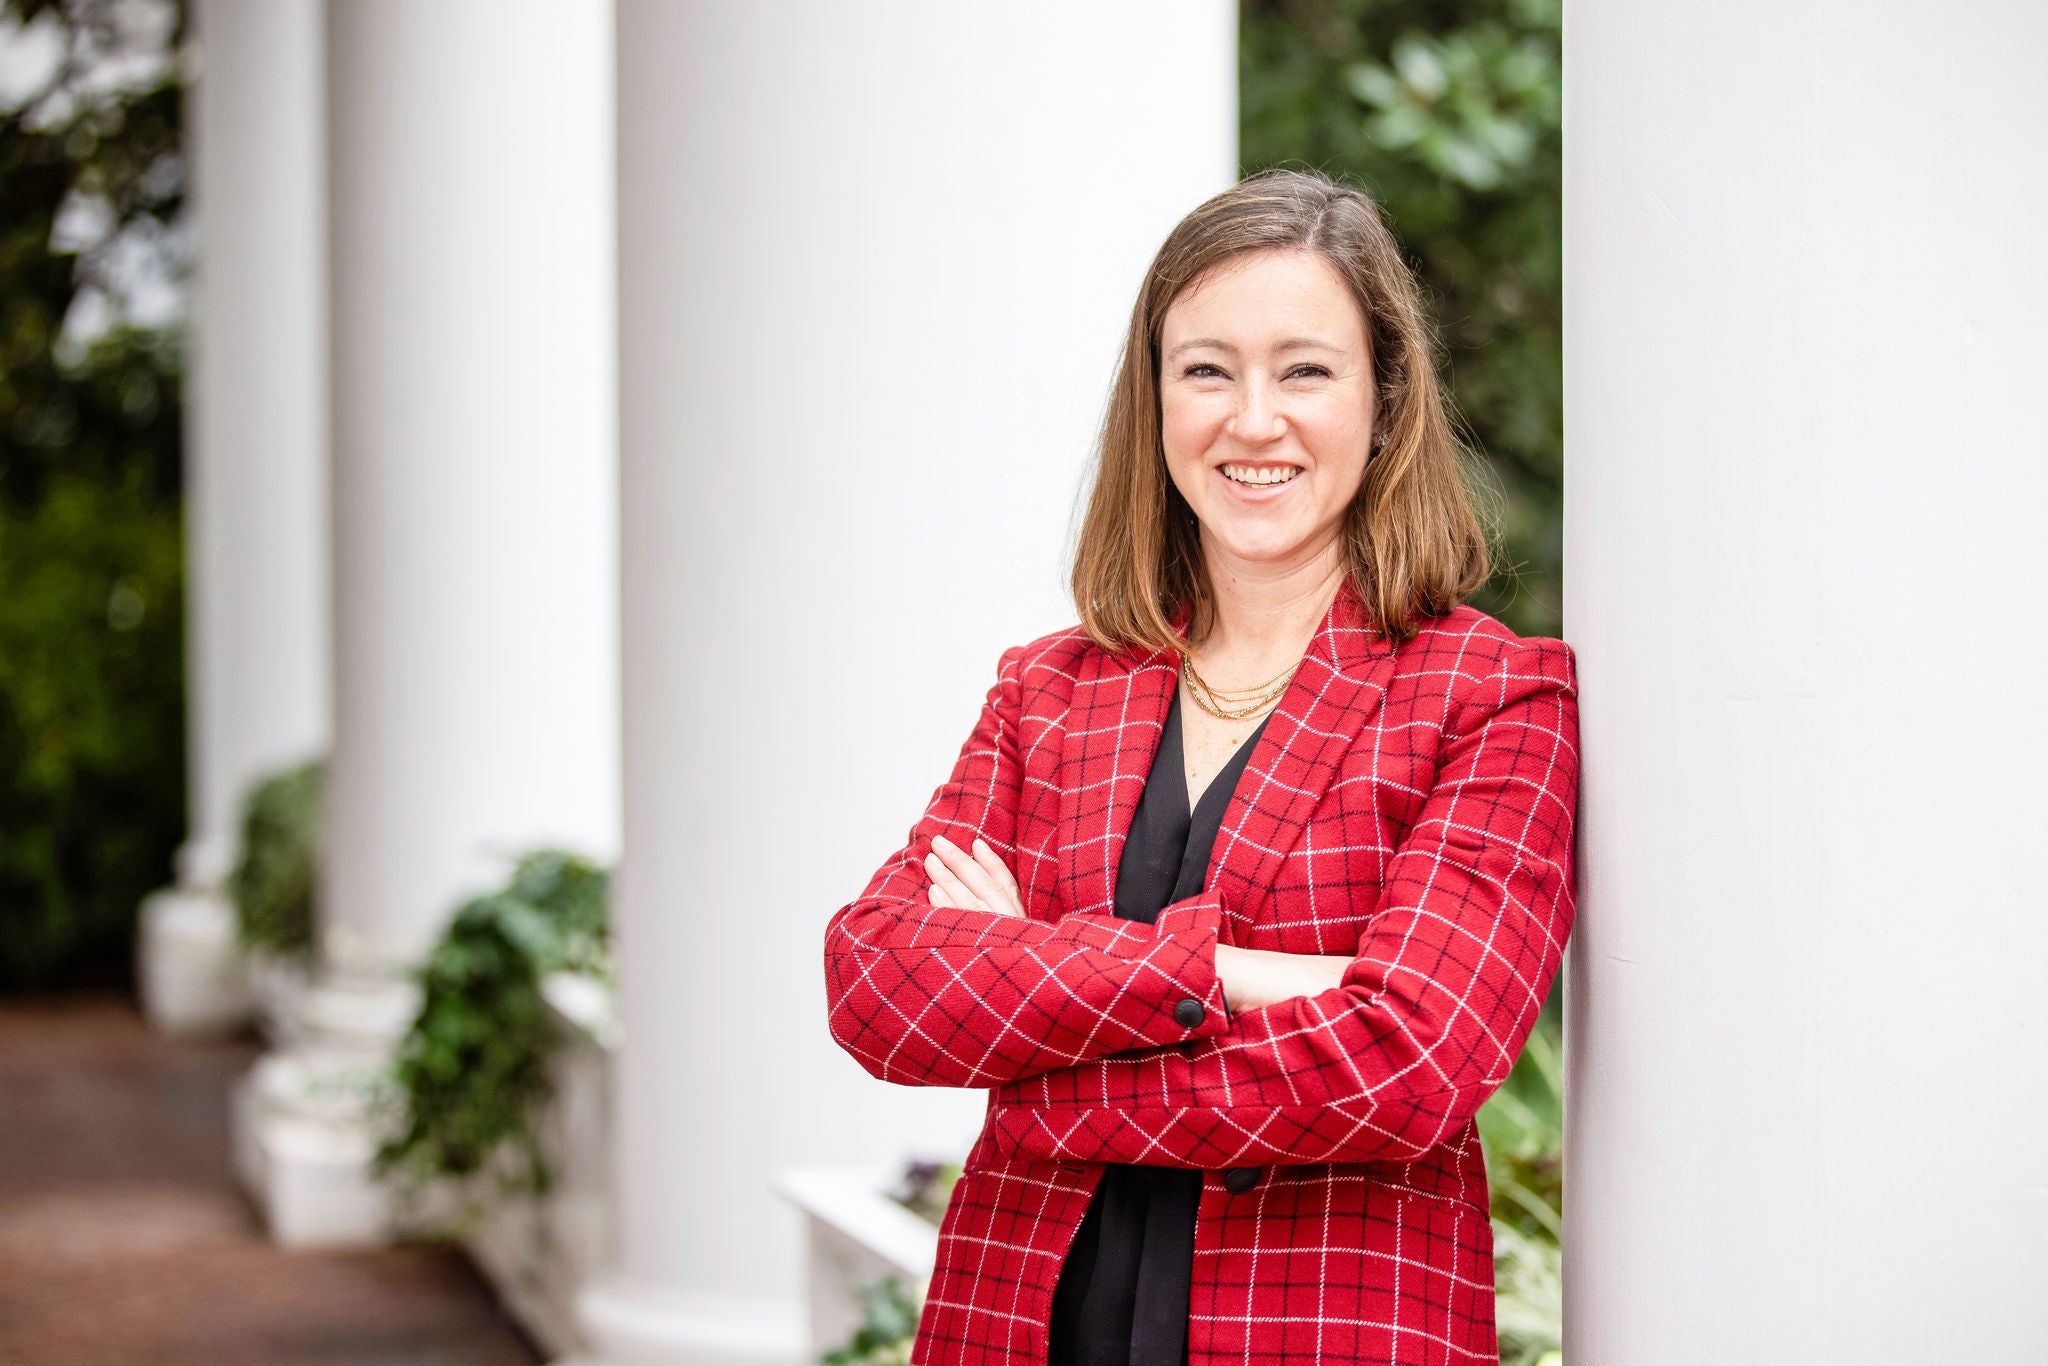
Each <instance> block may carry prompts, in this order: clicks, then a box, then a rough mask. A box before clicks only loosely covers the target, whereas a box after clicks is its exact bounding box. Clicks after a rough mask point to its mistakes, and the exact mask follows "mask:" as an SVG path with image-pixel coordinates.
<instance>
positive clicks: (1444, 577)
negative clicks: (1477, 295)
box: [1073, 171, 1487, 651]
mask: <svg viewBox="0 0 2048 1366" xmlns="http://www.w3.org/2000/svg"><path fill="white" fill-rule="evenodd" d="M1275 247H1282V248H1290V247H1291V248H1297V249H1299V250H1302V251H1312V252H1314V253H1316V254H1317V255H1318V256H1320V257H1322V258H1323V259H1324V260H1325V261H1328V262H1329V263H1330V265H1331V266H1332V267H1334V268H1335V269H1336V271H1337V274H1338V275H1339V276H1341V277H1342V278H1343V279H1344V280H1345V281H1346V282H1347V283H1349V284H1350V286H1351V290H1352V293H1353V295H1354V296H1355V297H1356V298H1357V300H1358V306H1359V308H1360V309H1361V310H1362V311H1363V313H1364V315H1365V326H1366V335H1367V338H1368V339H1369V343H1370V346H1371V350H1372V367H1373V388H1374V401H1375V408H1376V412H1375V416H1374V429H1375V431H1376V433H1378V435H1379V436H1380V437H1384V439H1385V445H1383V446H1380V447H1379V448H1378V450H1377V453H1375V454H1374V455H1373V456H1372V457H1371V459H1370V461H1369V462H1368V463H1367V465H1366V467H1365V478H1364V481H1363V482H1362V483H1361V484H1360V486H1359V490H1358V496H1357V497H1356V498H1354V499H1353V500H1352V502H1351V506H1350V509H1349V511H1348V512H1347V513H1346V516H1345V527H1344V538H1345V543H1346V545H1347V547H1348V549H1349V552H1350V561H1351V563H1350V567H1349V572H1348V577H1349V579H1350V582H1351V584H1352V586H1353V587H1354V588H1355V589H1356V591H1357V593H1358V596H1359V599H1360V600H1361V601H1362V602H1363V603H1364V604H1365V606H1366V609H1367V611H1368V612H1370V613H1371V616H1372V619H1373V622H1374V624H1375V625H1376V626H1377V627H1378V628H1379V630H1380V631H1381V633H1382V634H1384V635H1386V636H1387V637H1389V638H1390V639H1392V640H1394V641H1397V642H1398V641H1405V640H1407V639H1408V638H1409V637H1411V636H1413V635H1414V634H1415V632H1416V630H1417V628H1418V627H1419V625H1420V623H1421V619H1422V618H1423V617H1426V616H1437V615H1441V614H1442V613H1445V612H1448V611H1450V610H1451V609H1452V608H1453V607H1456V606H1457V605H1458V604H1459V603H1460V602H1463V601H1464V600H1465V598H1467V597H1468V596H1470V595H1471V594H1472V593H1473V592H1474V591H1475V590H1477V589H1478V588H1479V586H1480V585H1481V584H1483V583H1485V582H1486V575H1487V549H1486V533H1485V531H1484V529H1483V528H1482V527H1481V525H1480V522H1479V519H1478V517H1477V516H1476V515H1475V514H1474V512H1473V510H1472V504H1471V502H1470V500H1469V499H1468V497H1467V495H1466V491H1465V482H1464V479H1463V477H1462V476H1461V474H1460V472H1459V468H1458V457H1459V447H1458V442H1457V439H1456V437H1455V436H1454V435H1453V434H1452V428H1451V421H1450V416H1449V414H1448V413H1447V412H1446V410H1445V404H1444V398H1443V395H1442V393H1441V392H1440V391H1439V389H1438V387H1437V378H1436V369H1435V366H1434V364H1433V356H1432V351H1431V331H1430V325H1429V322H1428V320H1427V318H1426V317H1425V315H1424V313H1423V309H1422V299H1421V291H1420V289H1419V288H1418V287H1417V285H1416V282H1415V277H1414V275H1413V274H1412V273H1411V272H1410V271H1409V269H1408V266H1407V264H1406V262H1404V261H1403V260H1402V259H1401V249H1400V246H1399V244H1398V243H1396V242H1395V240H1394V235H1393V233H1391V232H1390V231H1388V229H1387V226H1386V224H1385V223H1384V222H1383V221H1382V220H1381V218H1380V213H1379V208H1378V206H1377V205H1375V204H1374V203H1373V201H1372V200H1370V199H1368V198H1367V197H1366V196H1365V195H1364V194H1362V193H1361V192H1359V191H1358V190H1355V189H1353V188H1351V187H1350V186H1348V185H1342V184H1339V183H1337V182H1336V181H1334V180H1331V179H1329V178H1328V177H1326V176H1322V175H1317V174H1312V173H1306V172H1301V171H1266V172H1264V173H1262V174H1260V175H1255V176H1252V177H1251V178H1250V179H1248V180H1244V181H1240V182H1239V183H1238V184H1236V185H1234V186H1232V187H1231V188H1230V189H1228V190H1225V191H1224V192H1223V193H1221V194H1219V195H1217V196H1216V197H1215V198H1213V199H1211V200H1209V201H1208V202H1207V203H1206V204H1203V205H1202V206H1201V207H1200V208H1198V209H1196V210H1195V211H1194V212H1193V213H1191V214H1189V215H1188V216H1187V217H1186V218H1183V219H1182V220H1181V221H1180V223H1179V225H1178V226H1176V227H1175V228H1174V230H1173V231H1172V232H1171V233H1169V234H1167V238H1166V242H1165V244H1164V245H1162V246H1161V247H1160V248H1159V254H1158V255H1157V256H1155V257H1153V258H1152V266H1151V269H1150V270H1148V271H1147V272H1146V274H1145V283H1144V286H1143V288H1141V289H1140V290H1139V292H1138V301H1137V305H1136V306H1135V307H1134V308H1133V309H1132V310H1131V325H1130V330H1129V332H1128V333H1127V334H1126V335H1125V338H1124V349H1123V359H1122V362H1121V364H1120V365H1119V366H1118V369H1117V375H1116V383H1115V387H1114V388H1113V389H1112V390H1111V393H1110V399H1109V410H1108V412H1107V413H1106V414H1104V416H1103V421H1102V435H1101V439H1100V442H1099V446H1098V449H1097V452H1096V473H1095V487H1094V491H1093V492H1092V493H1091V494H1090V496H1089V499H1088V512H1087V516H1086V517H1085V518H1084V520H1083V521H1082V524H1081V536H1080V541H1079V544H1078V545H1077V547H1076V550H1075V555H1074V577H1073V587H1074V602H1075V605H1076V606H1077V607H1078V608H1079V609H1080V612H1081V625H1082V627H1083V628H1084V629H1085V630H1086V631H1087V632H1088V634H1089V636H1091V637H1092V638H1093V639H1094V640H1095V642H1096V643H1097V644H1098V645H1101V646H1102V647H1103V648H1105V649H1109V650H1123V649H1129V648H1138V649H1171V650H1180V651H1184V650H1185V649H1186V648H1187V646H1186V642H1185V641H1184V640H1182V638H1181V637H1180V635H1179V634H1178V633H1177V632H1176V631H1175V630H1174V628H1173V622H1174V619H1175V618H1176V617H1177V616H1179V615H1181V614H1182V613H1185V614H1186V620H1187V623H1188V638H1189V639H1194V638H1196V637H1198V636H1199V635H1200V633H1201V632H1203V631H1205V630H1207V629H1208V625H1209V621H1210V614H1211V611H1212V610H1213V606H1214V600H1213V596H1212V591H1213V590H1212V589H1211V587H1210V584H1209V575H1208V570H1207V568H1206V566H1205V565H1204V564H1203V560H1202V549H1201V541H1200V536H1199V532H1198V529H1197V527H1196V524H1195V516H1194V512H1193V510H1192V509H1191V508H1189V507H1188V505H1187V501H1186V500H1185V499H1184V498H1182V497H1181V495H1180V491H1179V490H1178V489H1176V488H1175V487H1174V485H1173V480H1172V479H1171V478H1170V477H1169V476H1168V474H1167V470H1166V455H1165V451H1164V450H1163V449H1162V447H1161V445H1160V438H1159V333H1160V326H1161V323H1162V322H1163V320H1164V319H1165V317H1166V310H1167V309H1168V308H1169V307H1170V306H1171V305H1172V303H1173V301H1174V300H1175V299H1176V298H1178V297H1179V296H1180V294H1181V293H1182V292H1183V291H1184V290H1185V289H1187V287H1188V286H1189V285H1190V284H1191V283H1193V282H1194V281H1195V280H1196V279H1197V278H1198V277H1200V276H1201V274H1202V273H1203V272H1204V271H1206V270H1208V269H1209V268H1210V267H1212V266H1214V265H1216V264H1217V263H1218V262H1221V261H1224V260H1227V259H1229V258H1231V257H1233V256H1237V255H1240V254H1242V253H1245V252H1252V251H1262V250H1267V249H1271V248H1275ZM1376 439H1377V438H1376Z"/></svg>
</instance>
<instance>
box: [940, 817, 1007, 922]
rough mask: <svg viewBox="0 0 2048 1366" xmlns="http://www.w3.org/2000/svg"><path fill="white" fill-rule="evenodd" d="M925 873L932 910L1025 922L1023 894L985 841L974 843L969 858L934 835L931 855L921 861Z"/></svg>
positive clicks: (959, 848) (943, 838) (954, 845)
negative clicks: (978, 913) (981, 913)
mask: <svg viewBox="0 0 2048 1366" xmlns="http://www.w3.org/2000/svg"><path fill="white" fill-rule="evenodd" d="M924 870H925V872H926V873H927V874H928V875H929V876H930V877H931V880H932V886H931V891H930V892H929V893H928V896H929V897H930V899H931V903H932V905H934V906H957V907H960V908H961V909H963V910H975V911H994V912H995V913H996V914H998V915H1014V916H1016V917H1017V918H1018V919H1019V920H1022V919H1023V918H1024V893H1023V892H1022V891H1021V890H1020V889H1019V888H1018V886H1017V879H1016V878H1014V877H1011V876H1010V869H1009V867H1008V866H1007V865H1006V864H1005V863H1004V862H1003V860H1002V858H1001V857H1000V856H998V855H997V853H996V851H995V850H993V849H991V848H989V846H988V841H987V840H982V839H977V840H975V841H974V852H973V853H972V854H969V853H968V852H967V851H966V850H965V849H962V848H961V847H960V846H959V845H957V844H955V843H953V841H951V840H949V839H947V838H946V837H945V836H944V835H934V836H932V851H931V852H930V853H929V854H926V855H925V857H924Z"/></svg>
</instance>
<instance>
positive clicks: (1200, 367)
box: [1181, 360, 1223, 379]
mask: <svg viewBox="0 0 2048 1366" xmlns="http://www.w3.org/2000/svg"><path fill="white" fill-rule="evenodd" d="M1181 376H1182V377H1183V378H1185V379H1222V378H1223V372H1222V371H1221V370H1219V369H1217V368H1216V367H1215V366H1213V365H1211V364H1210V363H1209V362H1208V361H1205V360H1198V361H1196V362H1195V363H1194V364H1193V365H1190V366H1189V367H1188V368H1187V369H1185V370H1183V371H1181Z"/></svg>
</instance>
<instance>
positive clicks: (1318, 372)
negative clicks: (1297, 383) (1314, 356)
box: [1286, 361, 1330, 379]
mask: <svg viewBox="0 0 2048 1366" xmlns="http://www.w3.org/2000/svg"><path fill="white" fill-rule="evenodd" d="M1296 376H1300V377H1301V378H1304V379H1328V378H1329V377H1330V368H1329V367H1328V366H1326V365H1317V364H1315V363H1314V362H1313V361H1306V362H1303V363H1302V364H1300V365H1297V366H1295V367H1294V368H1293V369H1292V370H1289V371H1288V372H1287V376H1286V377H1287V378H1288V379H1294V378H1295V377H1296Z"/></svg>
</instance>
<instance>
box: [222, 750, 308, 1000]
mask: <svg viewBox="0 0 2048 1366" xmlns="http://www.w3.org/2000/svg"><path fill="white" fill-rule="evenodd" d="M321 783H322V765H321V763H320V761H319V760H317V759H315V760H311V761H309V762H307V763H303V764H300V765H298V766H296V767H294V768H288V769H284V770H282V771H280V772H277V773H273V774H271V775H270V776H268V777H266V778H263V779H262V780H260V781H259V782H258V783H257V784H256V785H255V786H254V787H253V788H251V789H250V790H249V796H248V799H247V800H246V801H245V802H244V803H243V804H242V849H241V854H240V857H239V858H238V859H237V861H236V863H235V867H234V870H233V871H232V872H231V873H229V875H228V890H229V892H230V894H231V895H232V896H233V898H234V903H235V928H236V937H237V938H239V939H240V940H241V943H242V947H243V948H246V949H252V950H255V951H256V952H259V953H268V954H273V955H275V956H277V957H279V958H291V959H299V960H303V959H305V958H306V957H307V956H308V955H310V954H311V953H312V951H313V883H314V879H315V876H316V871H317V863H318V858H319V845H320V810H321V804H320V794H321Z"/></svg>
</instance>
